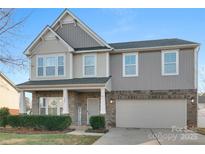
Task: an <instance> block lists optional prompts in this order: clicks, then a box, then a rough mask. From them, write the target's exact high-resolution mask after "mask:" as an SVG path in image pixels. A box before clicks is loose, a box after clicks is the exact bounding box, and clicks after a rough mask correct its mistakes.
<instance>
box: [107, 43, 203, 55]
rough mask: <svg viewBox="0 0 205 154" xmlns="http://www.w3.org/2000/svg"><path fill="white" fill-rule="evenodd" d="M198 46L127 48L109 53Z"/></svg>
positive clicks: (195, 45)
mask: <svg viewBox="0 0 205 154" xmlns="http://www.w3.org/2000/svg"><path fill="white" fill-rule="evenodd" d="M197 46H199V44H185V45H169V46H157V47H143V48H128V49H114V51H113V52H111V53H121V52H124V51H133V50H135V51H136V50H137V51H149V50H157V49H158V50H162V49H170V48H185V47H197Z"/></svg>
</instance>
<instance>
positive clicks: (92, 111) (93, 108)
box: [87, 98, 100, 124]
mask: <svg viewBox="0 0 205 154" xmlns="http://www.w3.org/2000/svg"><path fill="white" fill-rule="evenodd" d="M99 113H100V100H99V98H88V99H87V124H89V119H90V117H91V116H94V115H99Z"/></svg>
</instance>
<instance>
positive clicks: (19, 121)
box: [7, 115, 72, 130]
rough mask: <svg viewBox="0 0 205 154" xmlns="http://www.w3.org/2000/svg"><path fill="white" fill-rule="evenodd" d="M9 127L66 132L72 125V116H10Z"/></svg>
mask: <svg viewBox="0 0 205 154" xmlns="http://www.w3.org/2000/svg"><path fill="white" fill-rule="evenodd" d="M7 120H8V125H10V126H11V127H24V128H33V129H40V130H64V129H66V128H68V127H69V126H70V124H71V122H72V121H71V118H70V116H48V115H45V116H42V115H39V116H38V115H17V116H8V119H7Z"/></svg>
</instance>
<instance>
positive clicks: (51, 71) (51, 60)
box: [46, 57, 56, 76]
mask: <svg viewBox="0 0 205 154" xmlns="http://www.w3.org/2000/svg"><path fill="white" fill-rule="evenodd" d="M55 71H56V57H46V76H55V74H56V73H55Z"/></svg>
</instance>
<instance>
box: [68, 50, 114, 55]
mask: <svg viewBox="0 0 205 154" xmlns="http://www.w3.org/2000/svg"><path fill="white" fill-rule="evenodd" d="M112 50H113V49H100V50H82V51H73V52H72V53H74V54H78V53H92V52H103V51H104V52H107V51H112Z"/></svg>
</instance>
